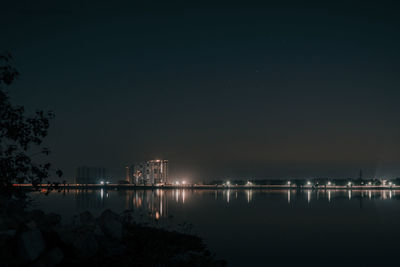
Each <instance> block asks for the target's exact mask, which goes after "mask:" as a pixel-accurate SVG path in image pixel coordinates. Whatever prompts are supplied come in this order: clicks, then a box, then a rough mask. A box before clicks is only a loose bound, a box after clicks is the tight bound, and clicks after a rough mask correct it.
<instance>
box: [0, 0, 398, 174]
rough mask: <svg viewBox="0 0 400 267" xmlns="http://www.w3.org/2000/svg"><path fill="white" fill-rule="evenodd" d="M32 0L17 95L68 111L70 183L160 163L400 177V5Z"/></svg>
mask: <svg viewBox="0 0 400 267" xmlns="http://www.w3.org/2000/svg"><path fill="white" fill-rule="evenodd" d="M18 2H19V3H14V2H13V1H1V6H0V51H10V52H11V53H12V54H13V56H14V58H15V61H14V62H15V66H16V67H17V68H18V70H19V71H20V73H21V76H20V78H19V80H18V81H17V82H16V83H15V84H14V85H13V87H12V88H11V94H12V97H13V98H12V99H13V101H14V103H18V104H22V105H26V107H27V108H28V110H29V111H34V110H35V109H47V110H53V111H54V112H55V113H56V118H55V120H54V121H53V123H52V127H51V130H50V135H49V137H48V139H47V142H46V143H47V144H48V145H49V146H50V148H51V150H52V152H53V153H52V156H51V157H50V160H51V161H52V162H53V163H54V165H56V166H57V167H60V168H62V169H63V170H64V173H65V175H66V178H68V179H69V178H70V177H71V176H72V175H73V173H74V168H75V167H77V166H79V165H89V166H103V167H106V168H109V170H110V173H111V175H112V176H113V177H114V179H115V180H118V179H120V178H121V177H123V175H124V166H125V165H126V164H130V163H133V162H135V161H141V160H147V159H153V158H165V159H168V160H169V161H170V169H171V175H172V176H177V177H185V178H186V179H192V180H195V179H204V180H211V179H217V178H226V177H229V178H231V179H233V178H244V177H246V178H288V177H295V178H302V177H314V176H318V177H349V176H353V177H356V176H357V175H358V172H359V170H360V169H363V170H364V173H365V176H366V177H375V176H376V177H381V176H393V177H400V118H399V114H400V101H399V99H400V98H399V97H400V90H399V85H400V77H399V71H400V66H399V62H400V49H399V48H400V30H399V29H400V20H399V18H398V16H399V11H400V9H399V5H398V4H396V1H359V2H354V1H315V2H307V3H306V2H305V1H292V2H290V1H276V2H268V1H263V2H265V3H262V2H261V1H258V2H251V1H243V2H238V1H229V2H222V1H220V2H218V3H215V2H216V1H215V2H214V1H212V2H206V1H199V2H195V1H182V2H169V1H162V2H155V1H72V0H70V1H18ZM167 2H169V3H167Z"/></svg>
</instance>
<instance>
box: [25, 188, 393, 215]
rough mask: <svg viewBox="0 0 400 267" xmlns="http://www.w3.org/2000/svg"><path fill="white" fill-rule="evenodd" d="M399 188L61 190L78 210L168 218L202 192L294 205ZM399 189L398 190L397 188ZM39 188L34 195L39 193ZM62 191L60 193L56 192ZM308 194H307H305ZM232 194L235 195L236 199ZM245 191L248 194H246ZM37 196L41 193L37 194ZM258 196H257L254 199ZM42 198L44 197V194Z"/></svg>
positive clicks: (386, 195)
mask: <svg viewBox="0 0 400 267" xmlns="http://www.w3.org/2000/svg"><path fill="white" fill-rule="evenodd" d="M396 191H398V190H312V189H306V190H295V189H290V190H253V189H246V190H240V189H237V190H232V189H227V190H191V189H173V190H163V189H156V190H121V191H115V190H106V189H100V190H67V191H64V192H61V194H64V195H69V196H71V195H72V196H74V200H75V203H76V208H77V209H76V210H77V211H82V210H102V209H106V208H111V209H113V208H117V209H118V210H121V209H125V210H135V209H141V210H146V211H147V212H148V214H149V215H150V217H152V218H157V219H159V218H164V217H168V215H169V210H168V207H169V203H170V202H171V201H173V202H175V203H176V204H181V205H184V204H185V202H187V201H191V197H193V196H200V197H205V198H208V197H209V196H210V194H211V195H213V200H214V201H216V202H218V201H220V200H221V199H223V200H224V201H225V202H226V203H227V204H228V205H229V204H230V203H231V202H232V200H234V201H239V202H241V201H245V202H247V203H248V204H249V203H251V202H253V201H254V202H256V201H257V196H260V195H265V194H273V195H281V196H282V198H286V200H287V203H288V204H289V205H290V204H292V203H293V202H299V203H301V202H303V201H306V202H307V204H308V205H309V204H312V202H313V201H318V202H319V201H326V202H327V203H332V204H333V205H334V203H335V200H343V199H345V198H347V199H348V200H352V199H353V198H354V199H357V200H360V201H363V200H390V199H394V198H395V199H397V195H399V194H396ZM397 193H398V192H397ZM38 194H39V193H38V192H35V193H33V194H32V195H34V196H35V195H38ZM52 194H59V193H52ZM110 194H111V195H112V196H113V197H115V196H114V195H115V194H118V196H119V197H120V198H121V197H122V198H124V199H125V201H124V205H123V206H118V207H115V206H114V204H112V203H107V202H108V198H109V197H110ZM304 194H305V197H303V196H304ZM232 195H234V198H233V199H232ZM243 195H244V198H243V197H242V196H243ZM36 198H37V197H36ZM253 198H254V199H253ZM42 201H44V199H43V198H42Z"/></svg>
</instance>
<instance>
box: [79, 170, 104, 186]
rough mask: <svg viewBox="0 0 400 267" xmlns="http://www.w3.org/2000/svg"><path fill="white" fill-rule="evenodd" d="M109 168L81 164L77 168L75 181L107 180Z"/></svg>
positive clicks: (85, 182)
mask: <svg viewBox="0 0 400 267" xmlns="http://www.w3.org/2000/svg"><path fill="white" fill-rule="evenodd" d="M108 179H109V177H108V176H107V170H106V169H105V168H101V167H87V166H79V167H78V168H76V173H75V177H74V182H75V183H76V184H98V183H100V181H107V180H108Z"/></svg>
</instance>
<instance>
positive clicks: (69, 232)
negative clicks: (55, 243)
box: [55, 227, 99, 258]
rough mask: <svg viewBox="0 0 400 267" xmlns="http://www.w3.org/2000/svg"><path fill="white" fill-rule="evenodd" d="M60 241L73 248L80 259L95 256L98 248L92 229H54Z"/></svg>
mask: <svg viewBox="0 0 400 267" xmlns="http://www.w3.org/2000/svg"><path fill="white" fill-rule="evenodd" d="M55 231H56V232H57V234H58V236H59V238H60V240H61V241H62V242H63V243H65V244H67V245H69V246H71V247H73V248H74V249H75V251H76V253H77V255H78V256H79V257H81V258H89V257H91V256H93V255H94V254H96V252H97V249H98V247H99V245H98V243H97V240H96V236H95V234H94V233H93V229H92V228H83V227H81V228H71V227H57V228H55Z"/></svg>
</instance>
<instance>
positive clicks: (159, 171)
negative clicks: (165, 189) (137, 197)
mask: <svg viewBox="0 0 400 267" xmlns="http://www.w3.org/2000/svg"><path fill="white" fill-rule="evenodd" d="M129 182H130V183H132V184H167V183H168V160H160V159H156V160H148V161H144V162H138V163H135V164H132V166H131V167H130V168H129Z"/></svg>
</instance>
